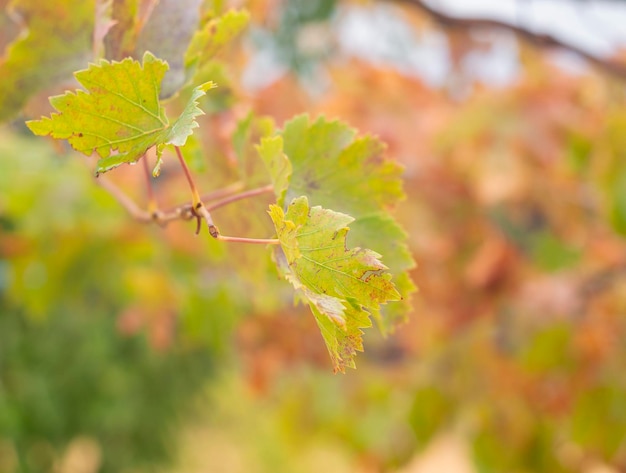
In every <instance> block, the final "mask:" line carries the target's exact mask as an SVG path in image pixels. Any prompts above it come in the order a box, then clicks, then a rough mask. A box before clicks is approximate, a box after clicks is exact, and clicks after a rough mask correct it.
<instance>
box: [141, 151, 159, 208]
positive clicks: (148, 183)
mask: <svg viewBox="0 0 626 473" xmlns="http://www.w3.org/2000/svg"><path fill="white" fill-rule="evenodd" d="M141 161H143V174H144V176H145V178H146V192H147V194H148V212H149V213H150V214H151V215H156V214H157V213H158V212H159V206H158V204H157V201H156V197H155V195H154V187H153V185H152V174H151V173H150V169H149V168H148V154H147V153H146V154H144V155H143V157H142V158H141Z"/></svg>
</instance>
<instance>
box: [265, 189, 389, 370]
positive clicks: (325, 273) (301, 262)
mask: <svg viewBox="0 0 626 473" xmlns="http://www.w3.org/2000/svg"><path fill="white" fill-rule="evenodd" d="M269 214H270V217H271V218H272V221H273V222H274V226H275V227H276V234H277V236H278V239H279V240H280V248H281V250H282V252H281V251H280V250H278V252H277V254H276V255H275V260H276V261H277V265H278V267H279V270H280V271H281V272H282V274H283V275H284V277H285V278H286V279H287V280H288V281H290V282H291V284H292V285H293V286H294V287H295V288H296V290H297V291H298V294H299V296H300V298H301V299H302V300H304V301H305V302H307V303H308V304H309V306H310V307H311V310H312V312H313V314H314V316H315V318H316V320H317V323H318V325H319V327H320V330H321V331H322V336H323V337H324V341H325V342H326V346H327V348H328V351H329V353H330V356H331V359H332V361H333V365H334V369H335V371H342V372H343V371H344V370H345V368H346V367H354V354H355V353H356V351H357V350H362V349H363V346H362V340H361V330H360V329H361V328H364V327H368V326H370V325H371V322H370V321H369V312H368V311H367V310H365V309H368V310H370V311H377V310H378V309H379V308H380V305H381V304H385V303H386V302H388V301H394V300H399V299H400V294H399V293H398V291H396V289H395V287H394V285H393V283H392V282H391V275H390V274H389V273H388V272H387V267H386V266H385V265H384V264H382V263H381V261H380V260H379V258H380V255H379V254H377V253H375V252H373V251H371V250H368V249H362V248H352V249H349V248H347V242H346V236H347V234H348V231H349V229H348V227H347V225H348V224H349V223H351V222H352V221H353V218H352V217H350V216H349V215H345V214H341V213H338V212H333V211H332V210H328V209H323V208H321V207H312V208H310V207H309V204H308V200H307V198H306V197H299V198H297V199H294V200H293V201H292V202H291V204H290V205H289V207H288V209H287V212H286V213H285V212H284V211H283V209H282V208H281V207H279V206H277V205H272V206H270V211H269Z"/></svg>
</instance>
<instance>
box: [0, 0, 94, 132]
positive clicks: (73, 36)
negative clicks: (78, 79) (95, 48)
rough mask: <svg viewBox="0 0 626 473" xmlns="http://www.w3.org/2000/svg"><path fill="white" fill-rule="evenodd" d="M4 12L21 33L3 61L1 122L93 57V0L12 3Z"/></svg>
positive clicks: (18, 0)
mask: <svg viewBox="0 0 626 473" xmlns="http://www.w3.org/2000/svg"><path fill="white" fill-rule="evenodd" d="M6 8H7V9H8V10H9V12H10V13H11V16H12V17H13V18H20V19H21V20H23V29H22V31H21V32H20V34H19V35H18V36H17V38H16V39H15V41H13V42H12V43H11V44H10V45H9V46H8V47H7V49H6V50H5V51H4V54H3V55H2V57H1V58H0V77H1V78H2V87H0V121H4V120H7V119H9V118H12V117H13V116H14V115H16V114H17V113H18V112H19V111H20V109H21V108H22V107H23V106H24V105H25V104H26V102H27V100H28V99H29V98H30V97H31V96H32V95H33V94H35V93H36V92H38V91H40V90H42V89H45V88H47V87H50V86H52V85H54V84H56V83H58V82H60V81H63V80H65V79H69V78H71V75H72V72H73V71H75V70H77V69H79V68H80V67H82V66H83V65H84V64H85V63H87V62H88V61H89V60H90V59H91V58H92V39H93V29H94V16H95V15H94V11H95V0H85V1H81V2H76V1H75V0H58V1H54V2H42V1H40V0H13V1H11V2H9V5H8V6H7V7H6Z"/></svg>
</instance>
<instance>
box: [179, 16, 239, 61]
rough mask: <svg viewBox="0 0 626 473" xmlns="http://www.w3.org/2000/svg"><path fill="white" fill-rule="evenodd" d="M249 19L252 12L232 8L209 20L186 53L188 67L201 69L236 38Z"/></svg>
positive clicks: (197, 33)
mask: <svg viewBox="0 0 626 473" xmlns="http://www.w3.org/2000/svg"><path fill="white" fill-rule="evenodd" d="M249 21H250V14H249V13H248V12H247V11H244V10H240V11H237V10H230V11H228V12H226V13H225V14H224V15H222V16H220V17H218V18H214V19H212V20H210V21H208V22H207V23H206V24H205V25H204V26H203V27H202V28H201V29H200V30H199V31H197V32H196V34H195V35H194V36H193V38H192V39H191V43H190V44H189V48H188V49H187V53H186V55H185V64H186V65H187V67H188V68H197V69H201V68H202V67H203V65H204V64H206V63H207V62H208V61H210V60H211V59H212V58H213V57H214V56H215V55H216V54H217V53H218V52H219V50H220V49H221V48H222V47H224V46H225V45H226V44H228V43H229V42H230V41H232V40H233V39H234V38H236V37H237V36H238V35H239V34H240V33H241V32H242V31H243V30H244V29H245V27H246V26H247V25H248V22H249Z"/></svg>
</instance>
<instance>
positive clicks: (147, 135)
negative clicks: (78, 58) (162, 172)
mask: <svg viewBox="0 0 626 473" xmlns="http://www.w3.org/2000/svg"><path fill="white" fill-rule="evenodd" d="M166 70H167V63H166V62H164V61H162V60H160V59H158V58H156V57H155V56H154V55H152V54H151V53H149V52H146V53H145V54H144V57H143V65H141V64H140V63H139V62H138V61H135V60H133V59H131V58H127V59H124V60H123V61H121V62H115V61H113V62H108V61H106V60H101V61H100V63H99V64H97V65H94V64H92V65H90V66H89V68H88V69H85V70H82V71H79V72H77V73H76V74H75V76H76V79H77V80H78V81H79V82H80V83H81V84H82V85H83V86H84V87H85V88H86V89H87V92H85V91H82V90H78V91H76V92H66V93H65V94H64V95H58V96H55V97H51V98H50V103H51V104H52V106H53V107H54V108H55V109H56V110H57V111H58V112H59V113H53V114H52V115H51V116H50V117H49V118H48V117H42V118H41V119H40V120H31V121H28V122H26V124H27V125H28V127H29V128H30V129H31V130H32V131H33V133H35V134H36V135H51V136H52V137H53V138H57V139H67V140H68V142H69V143H70V145H71V146H72V147H73V148H74V149H76V150H77V151H80V152H82V153H84V154H86V155H90V154H91V153H93V152H94V151H95V152H96V153H98V155H99V156H100V160H99V161H98V164H97V168H96V173H101V172H106V171H108V170H110V169H113V168H114V167H116V166H119V165H120V164H123V163H132V162H134V161H137V160H138V159H139V158H140V157H141V156H143V155H144V154H145V152H146V151H147V150H148V149H149V148H152V147H153V146H156V147H157V152H158V154H160V151H161V149H162V147H163V146H164V145H166V144H172V145H175V146H183V145H184V144H185V142H186V140H187V137H188V136H189V135H191V134H192V133H193V129H194V128H196V127H197V126H198V124H197V123H196V121H195V118H196V117H197V116H198V115H201V114H202V113H203V112H202V110H200V108H198V99H199V98H200V97H202V96H203V95H205V94H206V91H207V90H209V89H211V88H213V87H214V84H213V83H211V82H207V83H204V84H202V85H200V86H198V87H196V88H195V89H194V91H193V93H192V96H191V98H190V99H189V101H188V102H187V105H186V106H185V109H184V111H183V113H182V114H181V115H180V116H179V117H178V118H177V119H176V120H175V121H174V122H173V123H171V124H170V123H169V121H168V119H167V116H166V114H165V109H164V108H163V107H162V105H161V104H160V102H159V89H160V83H161V80H162V79H163V75H164V74H165V71H166ZM113 151H117V154H112V152H113Z"/></svg>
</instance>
